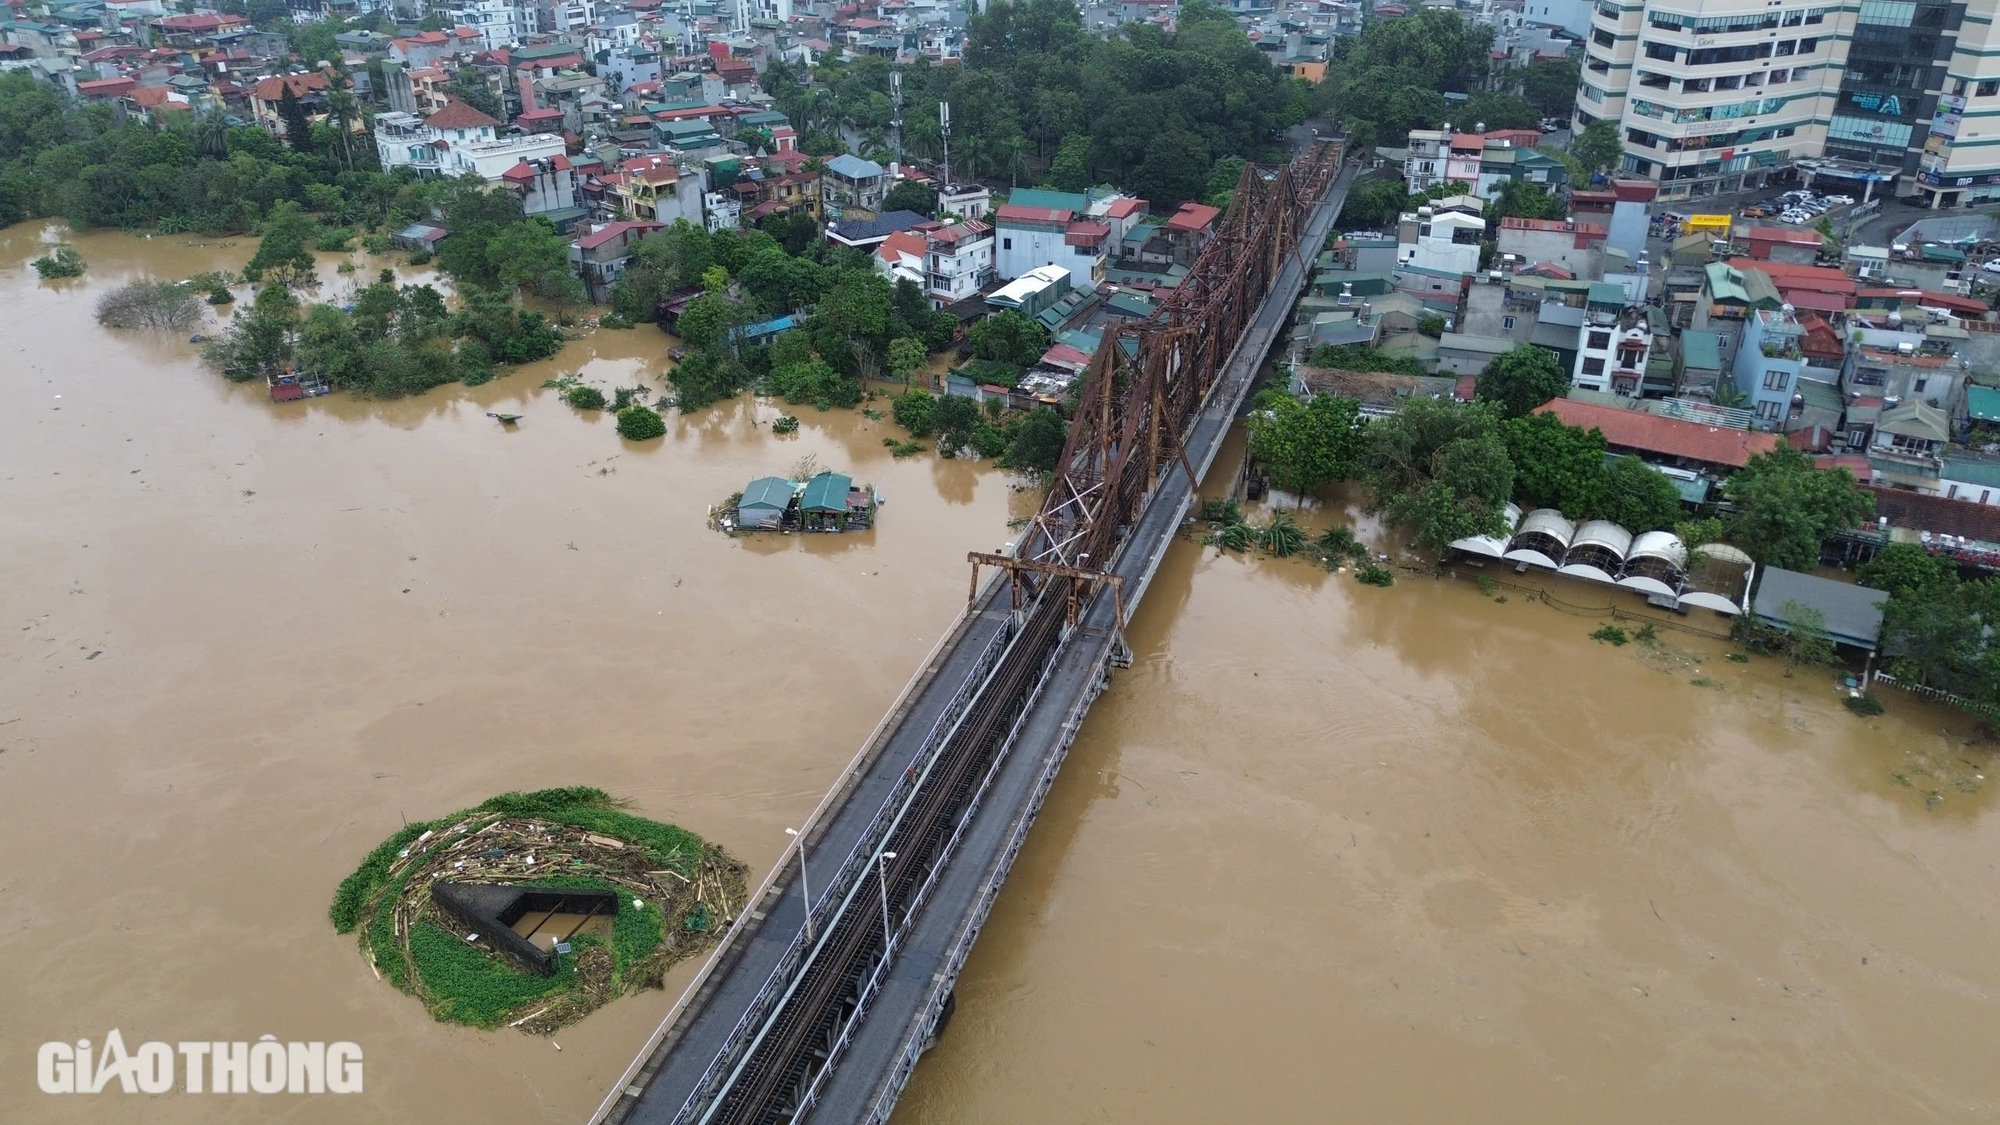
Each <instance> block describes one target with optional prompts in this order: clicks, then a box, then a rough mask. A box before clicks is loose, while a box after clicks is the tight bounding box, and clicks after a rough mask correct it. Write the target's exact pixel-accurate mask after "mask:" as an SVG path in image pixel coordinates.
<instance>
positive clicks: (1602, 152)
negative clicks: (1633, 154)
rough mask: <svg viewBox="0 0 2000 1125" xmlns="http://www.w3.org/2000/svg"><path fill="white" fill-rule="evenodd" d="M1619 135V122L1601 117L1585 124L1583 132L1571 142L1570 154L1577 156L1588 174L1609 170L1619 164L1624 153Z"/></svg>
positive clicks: (1578, 161)
mask: <svg viewBox="0 0 2000 1125" xmlns="http://www.w3.org/2000/svg"><path fill="white" fill-rule="evenodd" d="M1620 142H1621V138H1620V137H1619V135H1618V122H1616V121H1614V120H1612V119H1611V118H1608V117H1600V118H1598V119H1597V120H1595V121H1593V122H1591V123H1590V124H1589V125H1586V126H1584V129H1583V132H1581V133H1578V134H1577V135H1576V140H1574V141H1572V142H1570V146H1569V151H1570V155H1571V156H1574V157H1576V160H1577V163H1578V164H1581V165H1582V166H1583V170H1584V172H1585V173H1586V174H1588V173H1593V172H1608V171H1610V170H1611V169H1613V168H1615V167H1617V166H1618V161H1619V159H1620V158H1621V157H1622V156H1623V154H1624V148H1623V146H1622V144H1621V143H1620Z"/></svg>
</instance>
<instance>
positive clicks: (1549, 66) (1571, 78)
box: [1512, 59, 1583, 118]
mask: <svg viewBox="0 0 2000 1125" xmlns="http://www.w3.org/2000/svg"><path fill="white" fill-rule="evenodd" d="M1512 76H1513V78H1514V79H1515V80H1516V81H1517V82H1518V83H1519V84H1520V88H1521V96H1522V97H1525V98H1527V99H1528V100H1529V101H1531V102H1533V103H1534V104H1535V108H1537V109H1539V110H1541V111H1542V112H1543V113H1544V114H1547V115H1548V116H1550V117H1563V118H1567V117H1568V116H1569V112H1570V110H1571V109H1572V108H1574V107H1575V105H1576V90H1577V86H1578V85H1580V84H1581V83H1582V79H1583V73H1582V71H1581V70H1580V69H1579V68H1578V66H1577V64H1576V60H1574V59H1540V60H1537V61H1535V62H1533V63H1530V64H1529V65H1527V66H1524V67H1522V68H1520V69H1519V70H1516V71H1514V72H1512Z"/></svg>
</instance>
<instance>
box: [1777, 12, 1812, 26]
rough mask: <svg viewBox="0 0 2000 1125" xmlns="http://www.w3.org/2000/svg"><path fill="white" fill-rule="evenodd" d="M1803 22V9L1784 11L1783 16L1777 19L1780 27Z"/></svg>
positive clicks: (1804, 15)
mask: <svg viewBox="0 0 2000 1125" xmlns="http://www.w3.org/2000/svg"><path fill="white" fill-rule="evenodd" d="M1804 22H1806V14H1805V13H1804V12H1803V11H1799V12H1786V13H1785V18H1784V19H1781V20H1779V21H1778V25H1779V26H1780V27H1797V26H1799V25H1800V24H1802V23H1804Z"/></svg>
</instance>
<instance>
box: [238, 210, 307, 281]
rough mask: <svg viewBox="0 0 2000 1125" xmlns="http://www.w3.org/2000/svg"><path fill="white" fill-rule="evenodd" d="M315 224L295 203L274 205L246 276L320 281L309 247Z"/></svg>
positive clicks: (260, 278) (246, 269)
mask: <svg viewBox="0 0 2000 1125" xmlns="http://www.w3.org/2000/svg"><path fill="white" fill-rule="evenodd" d="M314 226H315V224H314V223H313V220H312V216H311V215H308V214H306V213H305V211H304V209H302V208H301V207H300V206H299V205H298V204H296V203H292V202H290V201H285V202H281V203H279V204H278V205H277V206H276V207H274V208H272V209H271V217H270V220H269V221H268V222H266V223H265V225H264V237H263V239H262V240H260V241H259V242H258V243H257V253H256V254H255V255H253V256H252V257H251V259H250V262H249V264H248V265H245V266H244V267H243V276H244V278H245V279H246V280H248V281H250V282H252V283H253V284H256V283H261V282H264V281H272V282H275V283H277V284H279V285H284V286H288V287H290V286H303V287H305V288H311V287H313V286H315V285H317V284H318V283H319V274H318V273H317V272H316V270H315V268H314V264H313V255H312V251H311V250H310V249H308V248H307V244H308V241H309V240H310V239H311V238H312V237H313V231H314Z"/></svg>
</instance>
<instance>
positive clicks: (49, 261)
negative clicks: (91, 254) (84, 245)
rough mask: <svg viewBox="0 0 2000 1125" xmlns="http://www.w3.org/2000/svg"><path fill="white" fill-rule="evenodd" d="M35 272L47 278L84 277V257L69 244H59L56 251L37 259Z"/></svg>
mask: <svg viewBox="0 0 2000 1125" xmlns="http://www.w3.org/2000/svg"><path fill="white" fill-rule="evenodd" d="M34 266H35V272H36V273H37V274H40V275H41V276H43V277H46V278H62V277H82V276H83V269H84V264H83V255H82V254H81V253H79V252H78V251H77V248H76V247H74V246H71V245H70V244H69V243H67V242H58V243H56V245H55V249H53V250H50V251H49V252H48V253H46V254H44V255H42V256H41V257H39V258H36V259H35V262H34Z"/></svg>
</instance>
